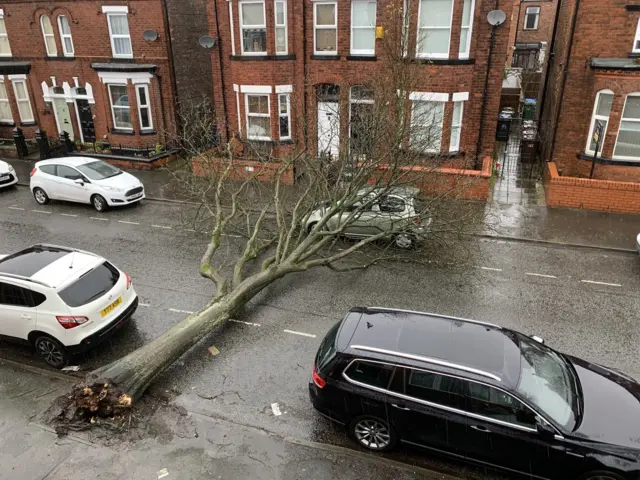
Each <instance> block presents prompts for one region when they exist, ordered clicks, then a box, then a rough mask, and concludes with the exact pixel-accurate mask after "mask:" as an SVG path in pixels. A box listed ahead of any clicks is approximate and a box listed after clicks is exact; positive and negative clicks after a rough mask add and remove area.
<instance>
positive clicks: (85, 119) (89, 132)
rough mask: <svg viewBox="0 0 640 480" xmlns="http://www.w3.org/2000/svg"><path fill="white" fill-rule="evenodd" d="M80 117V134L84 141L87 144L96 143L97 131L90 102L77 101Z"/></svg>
mask: <svg viewBox="0 0 640 480" xmlns="http://www.w3.org/2000/svg"><path fill="white" fill-rule="evenodd" d="M76 105H77V106H78V116H79V117H80V132H81V133H82V139H83V141H85V142H87V143H91V142H95V141H96V129H95V126H94V124H93V113H91V106H90V105H89V101H88V100H76Z"/></svg>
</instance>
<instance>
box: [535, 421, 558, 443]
mask: <svg viewBox="0 0 640 480" xmlns="http://www.w3.org/2000/svg"><path fill="white" fill-rule="evenodd" d="M536 430H537V431H538V434H539V435H540V437H541V438H542V439H544V440H553V439H554V438H555V436H556V431H555V430H554V429H553V427H552V426H551V425H549V424H548V423H547V422H545V421H544V420H542V419H541V418H540V417H536Z"/></svg>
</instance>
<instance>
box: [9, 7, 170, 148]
mask: <svg viewBox="0 0 640 480" xmlns="http://www.w3.org/2000/svg"><path fill="white" fill-rule="evenodd" d="M104 3H105V2H98V1H85V0H80V1H63V2H33V1H24V0H7V1H5V2H3V3H2V5H1V7H2V9H3V11H4V21H5V25H6V30H7V35H8V39H9V43H10V46H11V52H12V57H11V58H7V59H4V58H3V59H2V60H3V62H4V61H6V62H28V63H29V64H30V68H29V71H28V73H27V74H26V80H27V84H28V89H29V96H30V100H31V107H32V110H33V114H34V120H35V122H34V123H35V125H26V126H25V125H23V130H24V131H25V136H26V137H27V138H32V137H33V136H34V132H35V130H36V129H37V128H40V129H42V130H45V131H46V132H47V134H48V135H49V136H57V132H58V126H57V123H56V119H55V114H54V107H53V105H52V103H51V102H45V98H44V92H43V88H42V85H41V84H42V82H46V84H47V86H48V87H52V86H53V80H52V78H51V77H55V83H56V86H58V87H62V86H63V85H64V84H65V83H66V84H68V85H69V87H70V88H72V89H73V88H75V87H76V83H75V79H77V81H78V84H77V86H79V87H83V88H84V87H85V86H86V84H87V83H88V84H89V85H90V86H91V87H92V89H93V97H94V99H95V103H94V104H91V112H92V115H93V121H94V125H95V133H96V138H97V140H98V141H100V140H107V141H109V142H111V143H112V144H116V145H118V144H121V145H123V146H127V147H143V146H150V145H155V144H157V143H164V142H165V140H166V133H167V132H173V131H175V121H174V118H175V113H174V108H173V99H174V92H173V88H172V84H171V70H170V58H169V55H168V46H167V39H168V34H167V32H166V30H165V28H164V17H163V10H162V9H163V7H162V2H161V0H136V1H130V2H120V1H115V2H110V3H109V5H122V6H125V5H128V15H127V19H128V24H129V31H130V36H131V44H132V50H133V58H132V59H124V60H123V59H114V58H113V55H112V50H111V43H110V37H109V31H108V25H107V18H106V15H105V14H103V13H102V5H103V4H104ZM41 15H47V16H49V18H50V19H51V23H52V27H53V33H54V38H55V42H56V49H57V56H55V57H49V56H47V51H46V47H45V43H44V40H43V35H42V30H41V26H40V25H41V24H40V17H41ZM60 15H64V16H66V17H67V19H68V21H69V25H70V29H71V35H72V40H73V46H74V54H73V56H71V57H67V56H64V54H63V46H62V41H61V38H60V33H59V26H58V17H59V16H60ZM145 30H155V31H156V32H158V39H157V40H155V41H147V40H144V39H143V32H144V31H145ZM94 63H130V64H153V65H155V69H153V72H152V73H153V75H152V78H151V80H150V83H149V96H150V98H149V101H150V104H151V115H152V122H153V128H154V130H153V132H151V133H150V134H145V135H141V134H140V123H139V118H138V117H139V114H138V108H137V101H136V92H135V89H134V87H133V84H132V83H131V82H130V83H129V85H128V100H129V106H130V112H131V117H132V123H133V126H134V129H133V132H132V133H133V134H132V135H122V134H116V133H113V132H112V129H113V118H112V113H111V107H110V102H109V97H108V90H107V86H106V85H105V84H103V83H101V81H100V78H99V76H98V72H97V71H96V70H95V69H94V68H93V67H92V64H94ZM5 68H9V67H5ZM3 74H4V75H0V76H2V77H3V78H4V81H5V85H6V86H7V87H8V88H7V94H8V97H9V104H10V106H11V111H12V114H13V118H14V121H15V122H16V123H17V124H18V125H20V123H21V122H20V116H19V112H18V109H17V104H16V102H15V95H14V93H13V89H12V88H11V83H10V79H9V78H8V76H7V71H6V70H5V71H3ZM65 101H66V102H67V104H68V106H69V110H70V116H71V123H72V125H71V126H70V127H68V128H69V129H73V133H74V136H75V137H76V139H78V140H79V139H80V129H79V121H78V117H77V113H76V105H75V103H74V98H71V97H66V98H65ZM12 128H14V127H13V126H10V125H2V126H0V137H6V136H8V135H10V131H11V129H12Z"/></svg>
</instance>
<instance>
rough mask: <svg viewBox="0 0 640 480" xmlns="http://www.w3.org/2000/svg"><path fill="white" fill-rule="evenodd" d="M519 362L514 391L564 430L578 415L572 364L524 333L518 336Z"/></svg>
mask: <svg viewBox="0 0 640 480" xmlns="http://www.w3.org/2000/svg"><path fill="white" fill-rule="evenodd" d="M519 340H520V352H521V353H522V362H521V366H520V380H519V382H518V387H517V388H516V390H517V392H518V393H520V394H521V395H522V396H523V397H524V398H525V399H527V400H529V402H530V403H531V404H533V406H535V407H536V408H537V409H538V410H539V411H540V413H543V414H545V415H547V416H548V417H549V418H550V419H551V420H553V421H554V422H556V423H557V424H558V425H561V426H562V427H563V428H566V429H567V430H570V431H571V430H573V428H574V427H575V425H576V422H577V419H578V393H577V391H576V387H577V385H576V377H575V376H574V372H573V370H572V367H571V366H570V365H569V364H568V363H567V361H566V360H565V359H564V358H563V357H562V356H561V355H560V354H558V353H556V352H554V351H553V350H550V349H548V348H546V347H545V346H543V345H541V344H540V343H538V342H536V341H535V340H532V339H530V338H528V337H525V336H523V335H520V336H519Z"/></svg>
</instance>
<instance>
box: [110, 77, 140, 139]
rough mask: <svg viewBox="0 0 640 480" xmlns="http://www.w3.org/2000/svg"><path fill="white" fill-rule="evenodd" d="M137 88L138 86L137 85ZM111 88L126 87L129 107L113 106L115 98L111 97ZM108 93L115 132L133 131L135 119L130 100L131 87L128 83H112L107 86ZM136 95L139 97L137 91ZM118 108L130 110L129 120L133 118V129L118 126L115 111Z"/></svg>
mask: <svg viewBox="0 0 640 480" xmlns="http://www.w3.org/2000/svg"><path fill="white" fill-rule="evenodd" d="M136 86H137V85H136ZM111 87H125V89H126V90H127V100H128V105H127V106H126V107H124V106H122V105H114V104H113V96H112V95H111ZM107 91H108V93H109V104H110V105H111V118H112V119H113V128H114V129H115V130H125V131H130V132H132V131H133V118H132V117H131V99H130V98H129V87H128V85H127V84H126V83H110V84H108V85H107ZM136 95H137V91H136ZM116 108H121V109H124V108H127V109H129V118H131V120H132V121H131V127H119V126H118V125H117V124H116V112H115V109H116Z"/></svg>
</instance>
